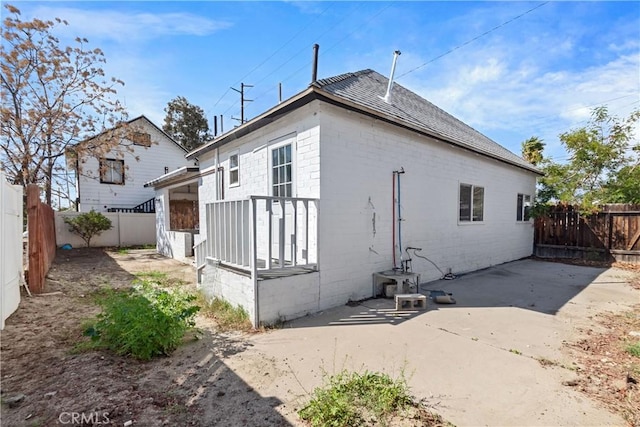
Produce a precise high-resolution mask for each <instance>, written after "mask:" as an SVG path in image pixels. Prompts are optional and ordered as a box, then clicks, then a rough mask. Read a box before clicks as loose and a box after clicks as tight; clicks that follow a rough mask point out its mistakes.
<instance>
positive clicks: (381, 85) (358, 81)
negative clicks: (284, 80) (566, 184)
mask: <svg viewBox="0 0 640 427" xmlns="http://www.w3.org/2000/svg"><path fill="white" fill-rule="evenodd" d="M388 83H389V79H387V78H386V77H384V76H382V75H380V74H379V73H377V72H375V71H373V70H362V71H358V72H355V73H346V74H341V75H339V76H335V77H330V78H327V79H322V80H318V81H317V82H315V83H314V84H313V86H315V87H317V88H319V89H320V90H321V91H323V92H327V93H330V94H332V95H334V96H337V97H340V98H343V99H346V100H348V101H350V102H352V103H355V104H359V105H362V106H364V107H367V108H369V109H372V110H376V111H378V112H381V113H383V114H385V115H387V116H392V117H393V118H395V119H396V120H397V121H399V122H405V123H407V124H409V125H410V126H411V127H413V128H418V129H420V130H422V131H424V132H425V133H427V134H429V135H433V136H434V137H440V138H441V139H444V140H446V141H449V142H452V143H454V144H456V145H460V146H462V147H465V148H468V149H470V150H472V151H476V152H479V153H482V154H485V155H488V156H490V157H493V158H496V159H499V160H502V161H506V162H508V163H511V164H514V165H516V166H520V167H522V168H525V169H528V170H531V171H533V172H537V173H540V171H539V170H538V169H536V168H535V167H534V166H533V165H531V164H530V163H528V162H526V161H525V160H523V159H522V158H521V157H519V156H517V155H516V154H514V153H512V152H511V151H509V150H507V149H506V148H504V147H503V146H501V145H500V144H498V143H497V142H495V141H493V140H491V139H490V138H488V137H486V136H485V135H483V134H481V133H480V132H478V131H477V130H475V129H473V128H472V127H471V126H468V125H466V124H464V123H463V122H461V121H460V120H458V119H456V118H455V117H453V116H452V115H451V114H449V113H447V112H446V111H444V110H442V109H440V108H438V107H436V106H435V105H433V104H432V103H430V102H429V101H427V100H426V99H424V98H422V97H421V96H419V95H417V94H415V93H413V92H411V91H410V90H408V89H407V88H405V87H402V86H401V85H399V84H398V83H394V85H393V89H392V90H391V97H390V99H389V103H387V102H385V101H384V100H383V99H382V98H383V97H384V95H385V93H386V91H387V85H388Z"/></svg>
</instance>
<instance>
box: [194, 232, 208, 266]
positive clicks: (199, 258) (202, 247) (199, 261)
mask: <svg viewBox="0 0 640 427" xmlns="http://www.w3.org/2000/svg"><path fill="white" fill-rule="evenodd" d="M206 244H207V240H206V239H204V240H202V241H200V242H199V243H198V244H196V245H194V246H193V252H194V255H195V258H196V269H197V270H200V269H201V268H202V267H204V265H205V264H206V263H207V251H206Z"/></svg>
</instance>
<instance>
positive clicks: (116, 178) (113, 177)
mask: <svg viewBox="0 0 640 427" xmlns="http://www.w3.org/2000/svg"><path fill="white" fill-rule="evenodd" d="M100 182H101V183H102V184H119V185H124V160H119V159H100Z"/></svg>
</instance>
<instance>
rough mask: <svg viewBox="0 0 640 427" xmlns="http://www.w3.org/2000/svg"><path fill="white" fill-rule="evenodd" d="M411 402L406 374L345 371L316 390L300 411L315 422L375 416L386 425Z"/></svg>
mask: <svg viewBox="0 0 640 427" xmlns="http://www.w3.org/2000/svg"><path fill="white" fill-rule="evenodd" d="M411 404H412V399H411V397H410V395H409V388H408V386H407V383H406V381H405V379H404V378H403V377H400V378H399V379H397V380H393V379H392V378H391V377H389V376H388V375H387V374H381V373H377V372H368V371H365V372H364V373H363V374H360V373H357V372H348V371H342V372H341V373H338V374H336V375H333V376H331V377H329V378H328V379H327V380H326V385H325V386H324V387H319V388H316V389H315V390H314V392H313V397H312V399H311V401H310V402H309V403H308V404H307V405H306V406H305V407H304V408H302V409H301V410H300V411H299V415H300V418H302V419H303V420H306V421H308V422H309V423H310V424H311V425H312V426H359V425H362V424H363V423H364V422H365V420H368V419H370V418H371V417H372V416H373V417H375V418H376V420H377V423H378V424H379V425H387V420H388V419H389V417H390V416H391V415H393V414H394V413H395V412H396V411H398V410H402V409H404V408H406V407H408V406H409V405H411Z"/></svg>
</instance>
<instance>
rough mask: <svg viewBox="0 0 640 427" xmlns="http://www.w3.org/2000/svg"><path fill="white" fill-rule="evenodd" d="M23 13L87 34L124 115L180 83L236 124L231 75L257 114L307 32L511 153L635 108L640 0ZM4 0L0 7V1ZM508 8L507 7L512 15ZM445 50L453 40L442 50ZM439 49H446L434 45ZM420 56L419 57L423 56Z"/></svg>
mask: <svg viewBox="0 0 640 427" xmlns="http://www.w3.org/2000/svg"><path fill="white" fill-rule="evenodd" d="M10 3H11V4H14V5H15V6H17V7H18V8H20V9H21V11H22V17H23V19H30V18H32V17H38V18H40V19H52V18H54V17H59V18H62V19H65V20H67V21H68V22H69V26H68V27H66V28H64V29H63V30H61V31H60V32H59V35H60V37H61V40H62V41H63V42H64V41H65V40H67V39H68V38H69V37H75V36H81V37H86V38H87V39H89V42H90V46H92V47H99V48H101V49H102V50H103V51H104V53H105V56H106V59H107V64H106V66H105V70H106V72H107V75H109V76H115V77H118V78H120V79H122V80H124V82H125V87H124V88H122V89H121V90H120V91H119V95H120V97H121V99H122V100H123V101H124V102H125V104H126V106H127V107H128V110H129V113H130V116H131V117H135V116H137V115H140V114H145V115H146V116H147V117H149V118H150V119H151V120H153V121H154V122H156V124H158V125H160V126H161V125H162V122H163V119H164V115H165V113H164V108H165V107H166V104H167V102H168V101H169V100H171V99H172V98H175V97H176V96H184V97H186V98H187V99H188V100H189V101H190V102H191V103H193V104H196V105H199V106H200V107H202V108H203V110H204V111H205V112H206V113H207V118H208V119H209V122H210V126H211V128H213V121H212V117H213V116H214V115H216V116H219V115H221V114H222V115H224V126H225V130H228V129H230V127H231V126H233V125H234V124H237V123H238V122H237V121H233V120H232V116H233V117H239V116H240V106H239V94H238V93H236V92H234V91H233V90H230V89H229V88H230V87H231V86H233V87H236V88H239V87H240V82H244V83H245V84H250V85H253V86H254V87H253V88H250V89H247V92H246V97H247V98H249V99H253V100H254V101H253V102H251V103H248V104H247V105H246V110H245V116H246V117H248V118H252V117H255V116H257V115H259V114H260V113H261V112H263V111H265V110H266V109H268V108H270V107H272V106H273V105H275V104H276V103H277V102H278V83H282V91H283V98H284V99H286V98H288V97H290V96H292V95H294V94H295V93H297V92H299V91H301V90H304V89H305V88H306V87H307V86H308V84H309V82H310V78H311V60H312V46H313V44H314V43H318V44H319V45H320V58H319V67H318V77H319V78H325V77H330V76H333V75H337V74H342V73H345V72H350V71H356V70H361V69H366V68H371V69H374V70H376V71H378V72H380V73H381V74H383V75H388V74H389V71H390V68H391V61H392V57H393V51H394V50H400V51H401V52H402V55H401V56H400V58H399V60H398V65H397V69H396V77H397V78H398V79H397V82H398V83H399V84H401V85H403V86H405V87H407V88H408V89H410V90H412V91H414V92H416V93H418V94H419V95H421V96H423V97H425V98H426V99H428V100H429V101H431V102H433V103H434V104H436V105H438V106H439V107H441V108H443V109H444V110H445V111H447V112H449V113H451V114H453V115H454V116H456V117H457V118H459V119H461V120H462V121H464V122H465V123H467V124H469V125H471V126H473V127H474V128H476V129H478V130H479V131H480V132H482V133H484V134H485V135H487V136H489V137H490V138H492V139H494V140H495V141H497V142H498V143H500V144H502V145H504V146H505V147H507V148H508V149H510V150H511V151H513V152H515V153H517V154H519V153H520V144H521V142H522V141H523V140H525V139H527V138H529V137H530V136H534V135H535V136H539V137H541V138H542V139H544V141H545V142H546V143H547V153H548V154H549V155H551V156H552V157H553V158H554V159H557V160H559V161H562V160H564V159H566V154H565V153H564V150H563V149H562V147H561V146H560V144H559V142H558V138H557V136H558V134H560V133H561V132H564V131H567V130H569V129H571V128H575V127H577V126H581V125H584V124H586V122H587V120H588V118H589V112H590V109H591V108H592V107H593V106H595V105H602V104H605V105H607V106H608V107H609V109H610V111H611V112H612V113H614V114H617V115H619V116H625V115H627V114H629V112H631V111H632V110H633V109H637V108H640V105H639V104H640V2H635V1H629V2H548V3H544V2H520V1H518V2H516V1H513V2H509V1H501V2H432V1H425V2H421V1H410V2H395V1H392V2H388V1H373V2H348V1H339V2H325V1H318V2H306V1H304V2H289V1H286V2H285V1H272V2H260V1H253V2H218V1H199V2H171V1H164V2H152V1H146V2H126V1H113V2H93V1H92V2H37V1H29V2H10ZM3 12H4V11H3ZM514 18H515V19H514ZM447 52H449V53H447ZM443 54H444V56H443ZM424 64H426V65H424Z"/></svg>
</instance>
